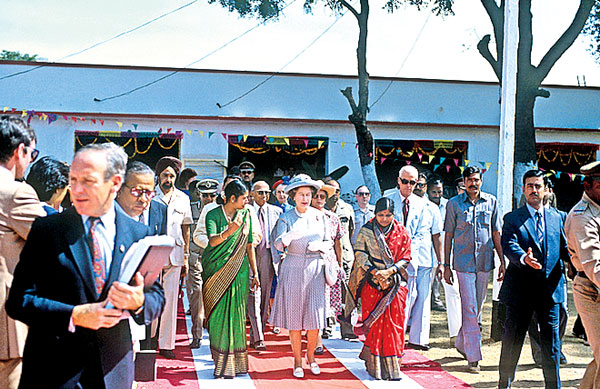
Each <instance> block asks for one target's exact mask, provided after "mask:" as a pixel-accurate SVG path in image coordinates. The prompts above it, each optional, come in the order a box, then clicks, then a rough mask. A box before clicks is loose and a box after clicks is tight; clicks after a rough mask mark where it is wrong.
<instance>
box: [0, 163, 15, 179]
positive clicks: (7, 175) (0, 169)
mask: <svg viewBox="0 0 600 389" xmlns="http://www.w3.org/2000/svg"><path fill="white" fill-rule="evenodd" d="M0 178H4V179H6V180H11V181H14V180H15V176H14V175H13V173H12V172H11V171H10V170H8V169H7V168H6V167H4V166H3V165H0Z"/></svg>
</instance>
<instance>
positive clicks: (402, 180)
mask: <svg viewBox="0 0 600 389" xmlns="http://www.w3.org/2000/svg"><path fill="white" fill-rule="evenodd" d="M400 182H401V183H403V184H404V185H407V184H410V185H416V184H417V181H415V180H410V181H409V180H407V179H406V178H401V179H400Z"/></svg>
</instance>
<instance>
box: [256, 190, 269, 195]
mask: <svg viewBox="0 0 600 389" xmlns="http://www.w3.org/2000/svg"><path fill="white" fill-rule="evenodd" d="M269 193H271V192H269V191H268V190H257V191H256V194H258V195H261V196H266V195H268V194H269Z"/></svg>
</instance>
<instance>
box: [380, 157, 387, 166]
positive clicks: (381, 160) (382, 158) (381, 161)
mask: <svg viewBox="0 0 600 389" xmlns="http://www.w3.org/2000/svg"><path fill="white" fill-rule="evenodd" d="M386 159H387V158H385V157H381V158H379V163H381V164H382V165H383V162H384V161H385V160H386Z"/></svg>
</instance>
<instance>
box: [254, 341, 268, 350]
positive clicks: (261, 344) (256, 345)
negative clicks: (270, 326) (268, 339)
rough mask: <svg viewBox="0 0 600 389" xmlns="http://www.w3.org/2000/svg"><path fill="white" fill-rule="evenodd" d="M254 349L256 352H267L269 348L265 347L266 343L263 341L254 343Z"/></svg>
mask: <svg viewBox="0 0 600 389" xmlns="http://www.w3.org/2000/svg"><path fill="white" fill-rule="evenodd" d="M252 348H253V349H255V350H256V351H267V346H265V342H263V341H262V340H259V341H257V342H254V344H253V345H252Z"/></svg>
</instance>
